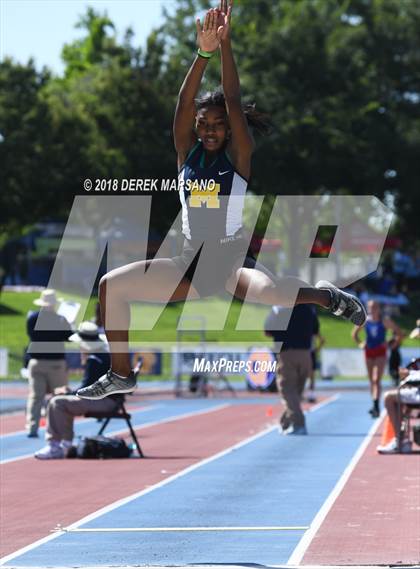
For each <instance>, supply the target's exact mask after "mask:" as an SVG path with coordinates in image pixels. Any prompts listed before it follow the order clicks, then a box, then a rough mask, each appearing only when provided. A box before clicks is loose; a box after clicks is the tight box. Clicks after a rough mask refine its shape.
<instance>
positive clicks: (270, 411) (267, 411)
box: [265, 407, 273, 417]
mask: <svg viewBox="0 0 420 569" xmlns="http://www.w3.org/2000/svg"><path fill="white" fill-rule="evenodd" d="M265 416H266V417H272V416H273V408H272V407H267V410H266V412H265Z"/></svg>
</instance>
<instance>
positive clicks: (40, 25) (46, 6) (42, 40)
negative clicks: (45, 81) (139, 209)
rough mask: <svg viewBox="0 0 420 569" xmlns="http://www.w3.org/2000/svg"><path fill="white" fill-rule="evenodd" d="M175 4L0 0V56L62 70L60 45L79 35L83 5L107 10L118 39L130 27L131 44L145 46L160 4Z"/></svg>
mask: <svg viewBox="0 0 420 569" xmlns="http://www.w3.org/2000/svg"><path fill="white" fill-rule="evenodd" d="M175 4H176V3H175V1H174V0H90V1H89V0H0V57H1V58H2V59H3V58H4V57H5V56H11V57H13V58H14V59H15V60H17V61H19V62H21V63H26V62H27V60H28V59H29V58H30V57H31V56H32V57H33V58H34V59H35V63H36V67H37V68H41V67H42V66H43V65H47V66H48V67H50V68H51V69H52V70H53V71H55V72H56V73H61V72H62V71H63V64H62V62H61V59H60V52H61V48H62V46H63V44H64V43H69V42H71V41H73V40H74V39H76V38H78V37H80V35H81V32H80V30H77V29H75V28H74V25H75V23H76V21H77V20H78V18H79V15H80V14H83V13H84V12H85V11H86V6H92V7H93V8H95V9H96V10H97V11H99V12H101V13H102V12H104V11H105V10H106V11H107V12H108V16H109V17H110V19H111V20H112V21H113V22H114V24H115V26H116V28H117V33H118V37H119V38H122V36H123V33H124V31H125V30H126V28H127V27H129V26H131V27H132V28H133V30H134V32H135V37H134V44H135V45H144V42H145V39H146V37H147V35H148V33H149V32H150V30H151V29H152V28H154V27H156V26H158V25H159V24H160V23H161V22H162V7H163V5H165V6H166V7H167V9H168V10H169V11H171V9H172V8H173V7H174V6H175Z"/></svg>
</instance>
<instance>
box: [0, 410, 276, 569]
mask: <svg viewBox="0 0 420 569" xmlns="http://www.w3.org/2000/svg"><path fill="white" fill-rule="evenodd" d="M222 407H229V405H222ZM276 428H277V425H271V426H270V427H268V428H266V429H264V430H263V431H261V432H259V433H257V434H256V435H252V437H248V438H247V439H245V440H243V441H241V442H240V443H236V444H235V445H232V446H230V447H228V448H227V449H225V450H223V451H221V452H218V453H217V454H214V455H213V456H210V457H208V458H205V459H204V460H201V461H200V462H197V463H196V464H192V465H191V466H188V467H187V468H185V469H184V470H181V471H180V472H177V473H176V474H174V475H172V476H170V477H169V478H165V480H161V481H160V482H158V483H157V484H153V485H152V486H150V487H149V488H145V489H144V490H141V491H140V492H136V493H135V494H131V496H126V497H125V498H121V500H117V501H116V502H113V503H112V504H109V505H108V506H104V507H103V508H100V509H99V510H97V511H96V512H93V513H92V514H89V515H88V516H85V517H84V518H81V519H80V520H78V521H77V522H75V523H74V524H71V525H70V526H68V527H67V529H66V531H63V530H61V531H57V532H55V533H52V534H51V535H49V536H46V537H43V538H42V539H39V540H38V541H35V542H34V543H32V544H30V545H27V546H25V547H23V548H22V549H18V550H17V551H15V552H14V553H11V554H9V555H7V556H6V557H2V558H1V559H0V565H4V564H5V563H7V562H8V561H11V560H12V559H14V558H15V557H18V556H19V555H23V554H24V553H27V552H28V551H30V550H31V549H34V548H36V547H38V546H40V545H43V544H44V543H47V542H48V541H51V540H52V539H56V538H57V537H59V536H61V535H65V534H66V532H68V531H69V530H74V529H77V528H78V526H80V525H83V524H86V523H88V522H90V521H92V520H94V519H96V518H98V517H100V516H103V515H104V514H107V513H109V512H111V511H112V510H115V509H117V508H119V507H120V506H125V504H128V503H129V502H132V501H133V500H136V499H137V498H140V497H141V496H145V495H146V494H149V493H150V492H153V491H154V490H157V489H158V488H162V486H166V485H167V484H169V483H170V482H173V481H174V480H177V479H178V478H181V477H182V476H185V475H186V474H189V473H190V472H192V471H194V470H197V469H198V468H200V467H201V466H204V465H206V464H208V463H210V462H213V461H214V460H217V459H218V458H221V457H222V456H225V455H226V454H228V453H230V452H232V451H234V450H237V449H239V448H241V447H243V446H245V445H247V444H248V443H250V442H253V441H255V440H257V439H259V438H260V437H263V436H265V435H266V434H268V433H270V432H271V431H274V429H276Z"/></svg>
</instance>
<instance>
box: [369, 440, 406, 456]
mask: <svg viewBox="0 0 420 569" xmlns="http://www.w3.org/2000/svg"><path fill="white" fill-rule="evenodd" d="M411 447H412V443H411V441H409V440H407V439H405V440H404V441H402V443H401V450H400V451H398V441H397V439H396V438H394V439H392V440H391V441H389V443H388V444H387V445H379V446H378V447H376V450H377V451H378V453H379V454H398V452H400V453H401V454H410V452H411Z"/></svg>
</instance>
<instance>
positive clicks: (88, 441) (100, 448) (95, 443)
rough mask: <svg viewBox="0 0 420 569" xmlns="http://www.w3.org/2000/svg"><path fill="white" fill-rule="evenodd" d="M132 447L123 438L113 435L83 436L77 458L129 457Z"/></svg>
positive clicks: (78, 447) (78, 446)
mask: <svg viewBox="0 0 420 569" xmlns="http://www.w3.org/2000/svg"><path fill="white" fill-rule="evenodd" d="M132 452H133V451H132V449H131V448H130V447H128V446H127V443H126V442H125V441H124V440H123V439H118V438H113V437H103V436H101V435H98V436H96V437H81V439H80V441H79V443H78V445H77V448H76V457H77V458H128V457H129V456H130V455H131V453H132Z"/></svg>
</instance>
